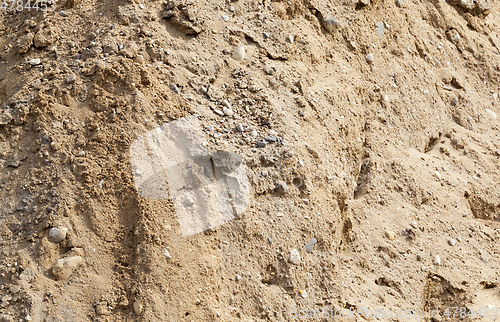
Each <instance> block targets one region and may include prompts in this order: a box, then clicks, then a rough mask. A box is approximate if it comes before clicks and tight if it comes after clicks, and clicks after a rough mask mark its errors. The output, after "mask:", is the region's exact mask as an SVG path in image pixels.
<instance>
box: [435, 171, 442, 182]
mask: <svg viewBox="0 0 500 322" xmlns="http://www.w3.org/2000/svg"><path fill="white" fill-rule="evenodd" d="M434 176H435V177H436V178H438V180H441V173H439V172H438V171H434Z"/></svg>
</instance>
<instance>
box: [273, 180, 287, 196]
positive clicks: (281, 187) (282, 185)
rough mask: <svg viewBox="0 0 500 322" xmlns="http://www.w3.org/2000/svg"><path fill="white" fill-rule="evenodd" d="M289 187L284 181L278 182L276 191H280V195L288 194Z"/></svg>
mask: <svg viewBox="0 0 500 322" xmlns="http://www.w3.org/2000/svg"><path fill="white" fill-rule="evenodd" d="M288 190H289V189H288V186H287V185H286V183H285V182H283V181H278V183H277V184H276V191H278V192H279V193H283V194H285V193H288Z"/></svg>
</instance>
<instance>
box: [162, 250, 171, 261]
mask: <svg viewBox="0 0 500 322" xmlns="http://www.w3.org/2000/svg"><path fill="white" fill-rule="evenodd" d="M163 255H164V256H165V257H166V258H167V259H172V255H170V252H169V251H168V249H166V248H165V249H164V250H163Z"/></svg>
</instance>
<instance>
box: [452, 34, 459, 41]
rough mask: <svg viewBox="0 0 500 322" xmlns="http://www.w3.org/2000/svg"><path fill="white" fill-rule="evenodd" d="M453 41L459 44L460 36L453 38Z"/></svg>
mask: <svg viewBox="0 0 500 322" xmlns="http://www.w3.org/2000/svg"><path fill="white" fill-rule="evenodd" d="M453 41H454V42H459V41H460V35H459V34H456V35H455V36H453Z"/></svg>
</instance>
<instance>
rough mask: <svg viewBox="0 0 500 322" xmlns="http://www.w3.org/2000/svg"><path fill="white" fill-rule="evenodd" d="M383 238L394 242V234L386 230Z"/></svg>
mask: <svg viewBox="0 0 500 322" xmlns="http://www.w3.org/2000/svg"><path fill="white" fill-rule="evenodd" d="M385 237H387V239H389V240H394V239H395V238H396V234H395V233H394V232H393V231H390V230H386V231H385Z"/></svg>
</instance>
